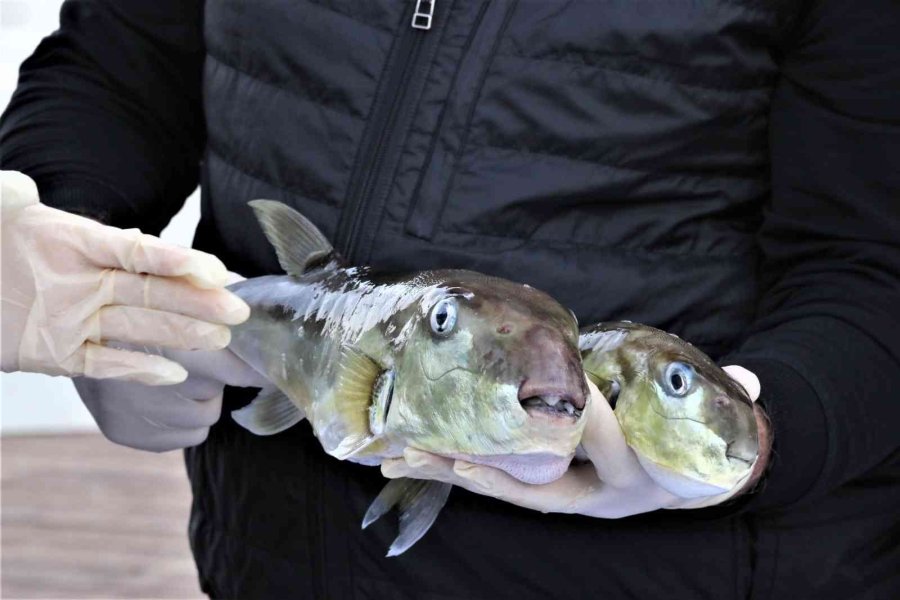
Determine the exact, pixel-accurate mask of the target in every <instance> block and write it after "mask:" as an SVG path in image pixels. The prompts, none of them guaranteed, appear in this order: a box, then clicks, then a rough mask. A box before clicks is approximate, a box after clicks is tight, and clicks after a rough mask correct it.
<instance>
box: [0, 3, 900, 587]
mask: <svg viewBox="0 0 900 600" xmlns="http://www.w3.org/2000/svg"><path fill="white" fill-rule="evenodd" d="M414 4H415V2H413V1H412V0H409V1H402V2H401V1H388V0H366V1H361V0H360V1H351V0H302V1H296V2H286V1H284V0H260V1H254V2H249V1H247V0H215V1H210V2H208V3H206V5H205V6H202V5H201V4H200V3H198V2H184V1H181V0H166V1H157V2H149V1H148V2H139V1H137V0H132V1H129V2H112V1H111V0H109V1H99V0H98V1H95V2H75V1H71V2H68V3H67V4H66V6H65V7H64V9H63V15H62V17H63V19H62V27H61V30H60V31H59V32H57V34H55V35H54V36H53V37H51V38H48V39H47V40H45V41H44V43H43V44H42V45H41V46H40V48H39V49H38V50H37V52H36V53H35V55H34V56H33V57H32V58H31V59H29V61H28V62H26V63H25V65H24V66H23V69H22V75H21V81H20V86H19V89H18V91H17V93H16V96H15V98H14V100H13V102H12V104H11V106H10V108H9V110H8V111H7V113H6V115H5V117H4V121H3V129H2V136H3V137H2V143H3V158H2V161H3V165H4V168H18V169H21V170H24V171H26V172H28V173H29V174H31V175H32V176H33V177H35V178H36V180H37V181H38V183H39V186H40V189H41V192H42V196H43V198H44V200H45V202H47V203H50V204H54V205H57V206H61V207H63V208H67V209H69V210H73V211H78V212H82V213H87V214H90V215H92V216H96V217H98V218H100V219H103V220H105V221H107V222H110V223H113V224H116V225H120V226H140V227H142V228H143V229H144V230H145V231H154V230H159V228H161V227H162V226H163V225H164V223H165V222H166V221H167V219H168V218H169V217H170V216H171V215H172V214H173V212H174V211H175V210H177V208H178V206H179V205H180V203H181V201H182V199H183V198H184V196H185V195H186V194H187V193H188V192H189V191H190V190H191V189H192V187H193V186H194V185H195V184H196V183H197V179H198V177H197V174H198V171H199V169H198V165H200V163H201V156H202V157H203V161H202V183H203V217H202V221H201V224H200V228H199V231H198V234H197V239H196V245H197V246H199V247H201V248H203V249H206V250H209V251H211V252H214V253H216V254H217V255H218V256H220V257H221V258H222V259H223V260H224V261H225V262H226V264H228V265H229V266H230V267H231V268H232V269H234V270H236V271H238V272H241V273H243V274H245V275H248V276H252V275H258V274H261V273H267V272H277V271H278V266H277V263H276V261H275V257H274V254H273V252H272V250H271V249H270V247H269V246H268V244H266V242H265V241H264V239H263V236H262V234H261V232H260V231H259V229H258V228H257V227H256V226H255V224H254V222H253V219H252V217H251V213H250V210H249V209H248V208H247V206H246V201H247V200H249V199H251V198H257V197H266V198H274V199H280V200H283V201H285V202H287V203H289V204H291V205H292V206H294V207H296V208H298V209H300V210H301V211H302V212H304V213H305V214H306V215H307V216H309V217H310V218H311V219H312V220H313V221H314V222H316V223H317V224H318V225H319V226H321V228H322V229H323V230H324V231H325V232H326V234H328V235H329V236H330V237H331V238H332V239H333V240H334V242H335V245H336V246H337V247H338V249H339V250H341V251H342V252H344V253H345V254H346V256H347V257H349V258H350V260H351V261H353V262H356V263H360V264H362V263H365V264H370V265H374V266H376V267H378V268H380V269H385V270H395V271H406V270H413V269H422V268H428V267H434V266H444V267H449V266H457V267H466V268H471V269H476V270H480V271H485V272H489V273H495V274H498V275H502V276H505V277H508V278H511V279H514V280H519V281H523V282H528V283H531V284H533V285H535V286H537V287H540V288H543V289H545V290H547V291H549V292H551V293H552V294H554V295H555V296H556V297H557V298H559V299H560V300H561V301H562V302H564V303H566V304H568V305H569V306H571V307H572V308H573V309H575V311H576V312H577V314H578V316H579V317H580V319H581V320H582V322H590V321H596V320H601V319H614V318H629V319H632V320H635V321H642V322H646V323H650V324H653V325H656V326H660V327H662V328H665V329H668V330H671V331H674V332H677V333H678V334H680V335H681V336H683V337H685V338H687V339H688V340H690V341H693V342H694V343H695V344H697V345H699V346H700V347H701V348H703V349H705V350H706V351H708V352H710V353H711V354H713V355H714V356H717V357H722V356H723V355H725V354H730V355H731V356H730V357H729V358H728V360H729V361H731V362H739V363H741V364H744V365H746V366H748V367H750V368H751V369H752V370H754V371H755V372H757V373H758V374H759V376H760V378H761V380H762V383H763V390H764V393H763V399H762V401H763V402H764V404H765V407H766V409H767V411H768V412H769V414H770V415H771V417H772V420H773V425H774V428H775V440H776V447H775V450H776V459H775V461H774V464H773V466H772V468H771V471H770V474H769V476H768V477H767V479H766V484H765V486H764V487H763V489H762V490H761V491H759V492H758V493H756V494H754V495H752V496H748V497H746V498H744V499H743V500H742V501H741V502H739V503H737V504H736V505H732V506H729V507H724V508H720V509H712V510H705V511H685V512H678V513H676V512H665V511H664V512H660V513H657V514H650V515H645V516H641V517H635V518H630V519H625V520H622V521H604V520H597V519H590V518H583V517H577V516H553V515H541V514H537V513H533V512H529V511H525V510H521V509H517V508H514V507H511V506H509V505H507V504H504V503H501V502H498V501H494V500H491V499H485V498H480V497H476V496H474V495H471V494H467V493H464V492H461V491H458V490H457V491H456V492H454V494H453V496H452V498H451V501H450V503H449V505H448V508H447V509H446V510H445V511H444V513H443V514H442V515H441V517H440V519H439V520H438V522H437V525H436V526H435V528H434V529H433V530H432V531H431V532H430V533H429V534H428V535H427V536H426V537H425V538H424V539H423V541H422V542H420V543H419V544H418V545H417V546H415V548H414V549H413V550H412V551H411V552H409V553H408V554H406V555H404V556H403V557H401V558H398V559H391V560H388V559H385V558H383V556H382V555H383V552H384V549H385V548H386V547H387V545H388V543H389V540H390V537H391V532H392V529H393V528H392V527H390V525H389V524H382V525H379V526H377V527H375V528H374V530H368V531H366V532H361V531H360V530H359V522H360V518H361V516H362V514H363V512H364V511H365V508H366V506H367V504H368V502H369V501H370V500H371V498H372V497H373V496H374V495H375V494H376V493H377V491H378V489H379V488H380V487H381V485H382V482H383V480H382V479H381V477H380V475H379V473H378V471H377V470H376V469H371V468H365V467H359V466H354V465H348V464H343V463H339V462H337V461H335V460H333V459H331V458H328V457H327V456H325V454H324V453H323V452H322V451H321V449H320V448H319V447H318V445H317V442H316V441H315V439H314V438H313V437H312V436H311V434H310V432H309V429H308V427H307V426H306V425H302V426H299V427H297V428H295V429H293V430H290V431H288V432H286V433H284V434H281V435H278V436H275V437H272V438H265V439H263V438H257V437H254V436H252V435H251V434H249V433H247V432H245V431H243V430H241V429H239V428H237V427H236V426H235V425H234V424H233V423H232V422H231V421H230V419H228V418H225V419H223V420H222V422H221V423H220V424H219V425H218V426H216V427H215V428H213V430H212V432H211V434H210V437H209V440H208V441H207V442H206V443H205V444H204V445H202V446H200V447H198V448H195V449H192V450H189V451H188V452H187V464H188V469H189V472H190V476H191V481H192V484H193V488H194V496H195V499H194V507H193V515H192V519H191V531H190V534H191V541H192V545H193V549H194V553H195V556H196V558H197V562H198V565H199V568H200V577H201V580H202V583H203V587H204V589H205V590H206V591H207V592H209V593H210V594H212V595H214V596H217V597H240V598H262V597H272V598H286V597H312V598H328V599H332V598H334V599H340V598H405V597H409V598H413V597H415V598H435V599H438V598H441V599H444V598H446V599H450V598H507V597H508V598H532V597H560V598H582V597H584V598H587V597H597V598H657V597H667V598H706V597H708V598H717V599H721V598H746V597H752V598H786V597H791V598H801V597H815V598H824V597H834V598H864V597H866V598H896V597H900V581H898V578H900V547H898V545H900V541H898V538H900V450H898V448H900V434H898V433H897V431H898V424H900V392H898V390H900V309H898V305H900V244H898V240H900V208H898V204H900V179H898V176H900V44H897V32H898V31H900V15H898V13H900V8H898V7H897V5H896V3H894V2H890V1H888V0H865V1H864V2H858V3H849V2H843V1H841V0H811V1H808V2H807V1H803V2H801V1H799V0H798V1H796V2H749V1H747V0H709V1H708V2H687V1H685V2H659V1H656V0H631V1H628V2H625V1H616V0H603V1H601V0H593V1H589V0H585V1H582V2H556V1H549V0H546V1H544V0H540V1H538V0H520V1H518V2H516V1H512V0H493V1H490V2H488V1H486V0H485V1H480V0H471V1H469V0H438V1H437V2H436V9H435V13H434V18H433V25H432V27H431V29H430V30H429V31H421V30H416V29H413V28H411V27H410V19H411V16H412V10H413V5H414ZM423 4H426V3H423ZM201 81H202V86H201ZM204 124H205V126H204ZM204 151H205V154H204ZM246 401H247V398H246V397H241V396H239V395H238V394H231V395H230V397H229V398H228V399H227V402H226V404H227V405H228V406H227V408H234V407H236V406H239V405H241V404H242V403H244V402H246Z"/></svg>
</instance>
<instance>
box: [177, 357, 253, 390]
mask: <svg viewBox="0 0 900 600" xmlns="http://www.w3.org/2000/svg"><path fill="white" fill-rule="evenodd" d="M162 352H163V355H164V356H166V357H167V358H169V359H171V360H174V361H175V362H177V363H178V364H180V365H182V366H184V368H186V369H187V370H188V371H190V373H191V377H192V378H193V377H194V376H198V377H205V378H208V379H212V380H215V381H218V382H221V383H224V384H225V385H230V386H234V387H265V386H267V385H270V382H269V380H268V379H267V378H266V377H264V376H263V375H261V374H260V373H258V372H257V371H256V370H255V369H254V368H253V367H251V366H250V365H248V364H247V363H245V362H244V361H243V360H241V359H240V358H238V356H237V355H235V354H234V353H233V352H232V351H231V350H229V349H228V348H224V349H222V350H213V351H206V350H194V351H190V350H172V349H169V348H166V349H165V350H163V351H162Z"/></svg>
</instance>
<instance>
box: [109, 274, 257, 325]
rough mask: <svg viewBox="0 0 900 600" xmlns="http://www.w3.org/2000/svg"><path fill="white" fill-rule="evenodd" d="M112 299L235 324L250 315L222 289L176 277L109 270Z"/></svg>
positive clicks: (245, 305) (123, 303)
mask: <svg viewBox="0 0 900 600" xmlns="http://www.w3.org/2000/svg"><path fill="white" fill-rule="evenodd" d="M107 273H108V274H107V277H109V278H111V279H112V288H113V291H112V302H110V304H114V305H119V306H136V307H140V308H151V309H154V310H158V311H162V312H168V313H176V314H180V315H184V316H188V317H194V318H196V319H200V320H202V321H207V322H210V323H221V324H224V325H237V324H238V323H243V322H244V321H246V320H247V317H249V316H250V307H249V306H247V304H246V303H245V302H244V301H243V300H241V299H240V298H238V297H237V296H235V295H234V294H232V293H231V292H229V291H227V290H224V289H203V288H198V287H197V286H194V285H191V284H190V283H189V282H187V281H186V280H184V279H180V278H176V277H158V276H155V275H138V274H135V273H128V272H126V271H108V272H107Z"/></svg>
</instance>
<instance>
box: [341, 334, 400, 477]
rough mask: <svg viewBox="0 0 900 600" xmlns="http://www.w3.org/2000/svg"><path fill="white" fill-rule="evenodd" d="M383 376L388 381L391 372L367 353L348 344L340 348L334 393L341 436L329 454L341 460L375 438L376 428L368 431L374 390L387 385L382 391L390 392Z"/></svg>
mask: <svg viewBox="0 0 900 600" xmlns="http://www.w3.org/2000/svg"><path fill="white" fill-rule="evenodd" d="M386 378H387V379H389V381H390V382H392V381H393V374H392V372H390V371H385V370H384V369H383V368H382V367H381V365H379V364H378V363H376V362H375V361H374V360H372V359H371V358H369V356H368V355H366V354H364V353H363V352H360V351H359V350H357V349H356V348H353V347H350V346H346V347H344V348H343V349H342V350H341V358H340V364H339V365H338V374H337V379H336V381H335V391H334V397H335V404H336V406H337V414H339V415H341V419H342V420H343V426H344V430H345V436H344V439H343V440H342V441H341V443H340V445H339V446H338V447H337V448H334V449H330V450H329V454H331V455H332V456H334V457H335V458H338V459H340V460H345V459H347V458H349V457H351V456H353V455H354V454H356V453H357V452H359V451H360V450H362V449H363V448H365V447H366V446H368V445H369V444H370V443H372V442H373V441H375V440H376V439H377V435H376V433H380V429H379V430H376V432H373V431H372V428H371V423H372V407H373V402H374V400H375V392H376V390H379V391H380V390H384V389H387V390H388V391H387V392H385V393H390V389H391V388H390V385H389V383H382V382H383V381H384V380H385V379H386Z"/></svg>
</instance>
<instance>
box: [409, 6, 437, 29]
mask: <svg viewBox="0 0 900 600" xmlns="http://www.w3.org/2000/svg"><path fill="white" fill-rule="evenodd" d="M435 2H437V0H416V10H415V11H413V18H412V27H413V29H423V30H425V31H428V30H429V29H431V18H432V17H433V16H434V3H435Z"/></svg>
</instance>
